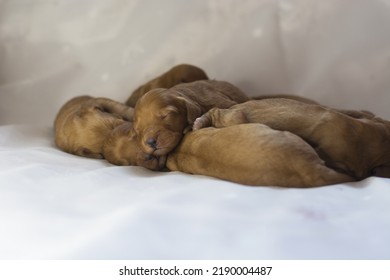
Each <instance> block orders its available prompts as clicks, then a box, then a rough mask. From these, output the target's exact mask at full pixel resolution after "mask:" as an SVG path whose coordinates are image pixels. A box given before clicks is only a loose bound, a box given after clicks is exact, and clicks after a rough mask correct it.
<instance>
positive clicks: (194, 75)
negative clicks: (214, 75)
mask: <svg viewBox="0 0 390 280" xmlns="http://www.w3.org/2000/svg"><path fill="white" fill-rule="evenodd" d="M199 80H208V77H207V75H206V73H205V72H204V71H203V70H202V69H200V68H198V67H196V66H193V65H189V64H179V65H176V66H174V67H173V68H171V69H170V70H168V71H167V72H165V73H163V74H162V75H160V76H158V77H157V78H155V79H153V80H151V81H149V82H147V83H146V84H144V85H142V86H140V87H139V88H137V89H136V90H135V91H134V92H133V93H132V94H131V96H130V97H129V99H127V101H126V105H128V106H131V107H135V104H136V103H137V101H138V99H139V98H140V97H141V96H142V95H144V94H145V93H147V92H148V91H150V90H152V89H155V88H171V87H173V86H175V85H178V84H181V83H190V82H194V81H199Z"/></svg>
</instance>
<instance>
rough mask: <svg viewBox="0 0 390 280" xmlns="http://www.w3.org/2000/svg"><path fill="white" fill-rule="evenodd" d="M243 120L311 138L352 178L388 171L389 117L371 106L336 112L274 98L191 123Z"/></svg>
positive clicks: (328, 161) (222, 124) (331, 162)
mask: <svg viewBox="0 0 390 280" xmlns="http://www.w3.org/2000/svg"><path fill="white" fill-rule="evenodd" d="M347 114H350V115H351V116H352V117H351V116H349V115H347ZM242 123H262V124H265V125H267V126H269V127H271V128H273V129H276V130H281V131H289V132H291V133H294V134H296V135H298V136H300V137H302V138H303V139H304V140H306V141H307V142H308V143H310V144H311V145H312V146H313V147H314V148H315V149H316V150H317V152H318V153H319V155H320V157H321V158H323V159H324V160H325V161H326V164H327V165H328V166H329V167H331V168H334V169H336V170H339V171H342V172H345V173H347V174H349V175H351V176H353V177H355V178H356V179H364V178H366V177H368V176H370V175H371V174H374V173H378V175H381V176H385V177H389V175H390V174H389V168H388V166H390V123H389V122H388V121H385V120H382V119H379V118H377V117H375V116H373V115H372V114H371V113H369V112H365V111H343V112H337V111H336V110H332V109H330V108H326V107H323V106H320V105H315V104H307V103H302V102H299V101H295V100H289V99H283V98H281V99H276V98H272V99H263V100H256V101H249V102H246V103H243V104H238V105H235V106H233V107H231V108H230V109H225V110H221V109H218V108H215V109H212V110H210V111H209V112H207V113H206V114H204V115H203V116H202V117H200V118H199V119H197V120H196V121H195V123H194V127H193V129H194V130H197V129H199V128H202V127H207V126H210V125H211V126H214V127H226V126H231V125H236V124H242Z"/></svg>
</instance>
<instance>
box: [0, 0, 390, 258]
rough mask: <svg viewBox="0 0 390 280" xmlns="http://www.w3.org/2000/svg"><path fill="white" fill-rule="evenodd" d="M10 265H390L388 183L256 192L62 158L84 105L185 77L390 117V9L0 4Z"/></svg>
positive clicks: (213, 0)
mask: <svg viewBox="0 0 390 280" xmlns="http://www.w3.org/2000/svg"><path fill="white" fill-rule="evenodd" d="M0 15H1V16H0V221H1V223H0V258H1V259H248V258H253V259H324V258H325V259H344V258H346V259H389V258H390V253H389V250H388V249H387V248H389V247H390V238H389V237H390V180H389V179H381V178H374V177H372V178H368V179H366V180H364V181H362V182H358V183H349V184H342V185H334V186H326V187H322V188H315V189H304V190H302V189H282V188H273V187H258V188H254V187H246V186H241V185H238V184H234V183H230V182H224V181H220V180H217V179H214V178H208V177H203V176H191V175H186V174H181V173H176V172H173V173H158V172H152V171H148V170H145V169H143V168H140V167H118V166H113V165H110V164H108V163H107V162H105V161H104V160H92V159H86V158H81V157H76V156H73V155H69V154H66V153H64V152H61V151H59V150H58V149H57V148H56V147H55V146H54V144H53V133H52V122H53V120H54V116H55V114H56V112H57V111H58V109H59V108H60V106H61V105H62V104H63V103H64V102H65V101H67V100H68V99H70V98H71V97H73V96H76V95H81V94H90V95H94V96H107V97H110V98H113V99H116V100H119V101H121V100H122V101H124V100H126V98H127V97H128V95H129V93H130V92H131V91H132V90H133V89H134V88H135V87H137V86H138V85H139V84H141V83H143V82H145V81H147V80H149V79H151V78H153V77H154V76H156V75H159V74H160V73H162V72H163V71H165V70H167V69H168V68H170V67H171V66H173V65H174V64H177V63H182V62H187V63H193V64H195V65H198V66H200V67H202V68H204V69H205V71H206V72H207V73H208V74H209V75H210V77H211V78H217V79H220V80H227V81H230V82H232V83H234V84H236V85H238V86H239V87H241V88H242V89H243V90H245V91H246V92H248V93H249V94H251V95H257V94H263V93H264V94H270V93H280V92H283V93H295V94H300V95H302V96H306V97H309V98H313V99H316V100H318V101H319V102H322V103H324V104H326V105H330V106H335V107H338V108H352V109H360V108H363V109H368V110H371V111H373V112H374V113H376V114H378V115H379V116H381V117H384V118H388V119H390V113H389V111H388V104H389V102H390V95H389V94H388V91H389V89H390V79H389V78H388V77H389V76H390V63H389V62H390V49H389V45H390V34H389V33H390V31H389V28H388V27H389V26H390V1H388V0H370V1H366V0H356V1H338V0H329V1H322V0H295V1H293V0H291V1H289V0H280V1H276V0H244V1H233V0H209V1H206V0H200V1H180V0H166V1H158V0H147V1H144V0H143V1H135V0H132V1H120V0H114V1H104V0H85V1H78V0H66V1H65V0H46V1H28V0H15V1H1V2H0Z"/></svg>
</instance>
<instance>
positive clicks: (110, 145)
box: [103, 122, 166, 170]
mask: <svg viewBox="0 0 390 280" xmlns="http://www.w3.org/2000/svg"><path fill="white" fill-rule="evenodd" d="M103 155H104V158H105V159H106V160H107V161H109V162H111V163H113V164H116V165H133V166H134V165H135V166H143V167H145V168H148V169H151V170H161V169H162V168H164V167H165V161H166V157H165V156H162V157H157V156H153V155H149V154H146V153H144V152H143V151H142V150H141V149H140V147H139V145H138V141H137V137H136V135H135V133H134V130H133V129H132V124H131V123H130V122H126V123H124V124H122V125H120V126H118V127H116V128H115V129H114V130H113V131H112V133H111V134H110V135H109V136H108V137H107V138H106V140H105V142H104V145H103Z"/></svg>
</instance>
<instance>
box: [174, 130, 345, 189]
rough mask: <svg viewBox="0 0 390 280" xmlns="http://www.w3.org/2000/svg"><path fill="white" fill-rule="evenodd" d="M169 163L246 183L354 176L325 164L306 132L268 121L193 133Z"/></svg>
mask: <svg viewBox="0 0 390 280" xmlns="http://www.w3.org/2000/svg"><path fill="white" fill-rule="evenodd" d="M167 167H168V169H170V170H177V171H182V172H187V173H191V174H199V175H208V176H213V177H217V178H220V179H224V180H229V181H232V182H236V183H240V184H245V185H263V186H265V185H267V186H281V187H315V186H323V185H330V184H337V183H343V182H350V181H353V179H352V178H351V177H349V176H348V175H345V174H342V173H339V172H336V171H335V170H333V169H330V168H328V167H326V166H325V164H324V162H323V160H321V159H320V158H319V156H318V155H317V153H316V152H315V151H314V149H313V148H312V147H311V146H310V145H309V144H307V143H306V142H305V141H304V140H302V139H301V138H300V137H298V136H296V135H294V134H292V133H290V132H282V131H277V130H273V129H271V128H269V127H268V126H265V125H262V124H254V123H253V124H240V125H235V126H230V127H225V128H212V127H209V128H205V129H201V130H197V131H192V132H189V133H187V134H186V135H185V136H184V138H183V140H182V141H181V143H180V144H179V145H178V146H177V147H176V149H174V150H173V151H172V153H170V154H169V156H168V159H167Z"/></svg>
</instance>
